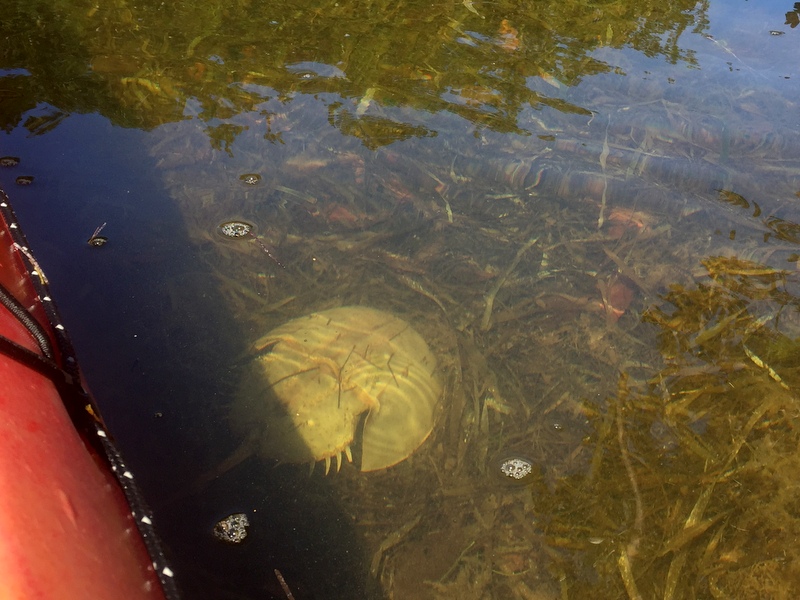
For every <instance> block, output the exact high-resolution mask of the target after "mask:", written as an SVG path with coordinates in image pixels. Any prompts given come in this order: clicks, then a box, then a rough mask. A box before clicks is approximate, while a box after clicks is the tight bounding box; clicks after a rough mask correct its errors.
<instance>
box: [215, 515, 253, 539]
mask: <svg viewBox="0 0 800 600" xmlns="http://www.w3.org/2000/svg"><path fill="white" fill-rule="evenodd" d="M249 526H250V521H249V520H248V518H247V515H246V514H244V513H234V514H232V515H228V516H227V517H225V518H224V519H222V520H221V521H219V522H218V523H217V524H216V525H214V537H215V538H217V539H218V540H220V541H223V542H225V543H227V544H241V543H242V542H243V541H244V539H245V538H246V537H247V527H249Z"/></svg>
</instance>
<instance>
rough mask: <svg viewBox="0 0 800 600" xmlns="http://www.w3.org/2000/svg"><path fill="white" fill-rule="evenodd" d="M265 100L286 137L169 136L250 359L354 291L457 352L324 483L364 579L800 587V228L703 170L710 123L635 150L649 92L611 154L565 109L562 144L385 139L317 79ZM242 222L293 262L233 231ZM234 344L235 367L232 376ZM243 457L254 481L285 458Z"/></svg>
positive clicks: (534, 585)
mask: <svg viewBox="0 0 800 600" xmlns="http://www.w3.org/2000/svg"><path fill="white" fill-rule="evenodd" d="M659 106H660V105H658V104H656V105H650V106H648V107H647V108H646V109H644V108H642V109H641V110H642V111H644V112H647V113H648V114H651V112H652V111H654V110H655V111H656V112H657V111H658V109H659ZM269 108H270V110H275V111H277V110H281V111H282V114H283V127H284V128H285V131H287V132H289V131H293V130H294V131H295V132H296V133H295V134H294V135H295V136H296V137H297V139H296V140H295V142H294V143H291V142H288V141H287V143H285V144H279V145H278V144H276V145H272V146H269V147H268V148H266V149H265V147H264V142H263V139H261V137H260V134H253V135H251V134H249V133H248V131H247V130H245V131H244V132H243V133H242V134H241V136H240V137H239V138H237V140H236V142H235V144H234V145H233V146H232V150H231V151H232V153H233V154H234V156H235V158H234V157H231V156H228V155H227V154H224V155H223V153H218V154H217V155H213V156H212V157H211V158H208V156H207V150H203V146H202V144H203V136H204V133H203V130H202V128H201V127H196V129H195V130H191V127H190V126H187V127H186V129H180V130H177V129H176V133H175V134H172V137H171V138H170V137H169V136H166V137H165V139H164V141H163V142H162V144H160V146H159V147H158V149H157V151H158V153H159V155H165V156H171V157H172V160H173V162H172V163H171V164H169V165H168V166H166V165H165V167H164V168H165V171H164V177H165V181H166V182H167V185H168V186H169V188H170V190H171V192H172V194H173V196H174V197H175V198H176V201H177V202H178V203H179V205H180V206H181V208H182V211H183V213H184V215H185V219H186V225H187V229H188V230H189V232H190V235H191V236H192V237H193V239H194V240H196V242H197V246H198V256H199V257H200V258H201V260H202V261H203V262H204V263H205V264H206V265H207V266H208V268H209V270H210V272H211V273H212V274H213V285H214V286H216V287H218V288H219V290H220V292H221V295H222V296H223V297H224V298H225V306H224V307H220V310H225V311H228V312H231V313H233V314H234V315H235V317H236V322H237V323H238V324H239V325H240V331H241V334H240V335H241V338H242V340H241V348H242V352H243V355H244V353H245V350H246V348H247V346H248V345H249V343H250V342H252V341H253V340H254V339H257V338H259V337H261V336H262V335H263V334H264V333H266V332H267V331H269V330H270V329H272V328H273V327H275V326H277V325H279V324H281V323H284V322H285V321H287V320H289V319H291V318H294V317H297V316H300V315H303V314H307V313H311V312H315V311H319V310H324V309H326V308H330V307H333V306H340V305H346V304H361V305H367V306H372V307H375V308H380V309H384V310H389V311H391V312H393V313H395V314H397V315H398V316H400V317H402V318H404V319H406V320H407V321H409V322H410V323H411V324H412V325H413V326H414V327H415V328H416V329H418V330H419V331H421V332H423V333H424V335H425V337H426V339H427V341H428V343H429V344H430V345H431V347H432V348H433V349H434V351H435V353H436V354H437V356H438V357H440V367H441V370H442V374H443V378H444V380H445V393H444V396H443V400H442V405H441V414H440V416H439V419H438V422H437V425H436V428H435V430H434V433H433V434H432V436H431V439H430V440H429V441H428V442H426V444H424V445H423V446H422V448H420V449H419V450H418V451H417V452H416V453H415V454H414V455H412V456H411V457H410V458H409V459H408V460H406V461H404V462H403V463H401V464H400V465H397V466H396V467H393V468H392V469H389V470H386V471H384V472H378V473H373V474H369V475H365V474H361V473H358V472H356V470H355V469H349V468H347V467H345V468H343V470H342V473H340V474H339V475H337V476H336V478H335V479H333V478H332V479H330V480H329V482H330V485H331V487H333V488H334V496H335V499H336V502H337V503H338V504H339V506H340V508H341V510H342V511H343V512H344V513H345V514H347V515H348V517H349V518H351V519H352V523H353V528H354V529H355V531H356V532H357V534H358V536H359V539H361V540H362V541H363V544H364V546H365V549H366V550H365V554H366V555H368V556H369V558H368V560H366V561H365V565H364V569H363V572H364V574H365V575H364V577H365V578H366V579H367V580H369V581H370V582H371V583H372V585H373V586H374V596H373V597H375V598H384V597H386V598H402V599H404V600H415V599H422V598H425V599H429V598H432V599H444V598H459V599H463V600H469V599H472V598H474V599H480V600H482V599H484V598H489V597H496V598H512V599H518V598H519V599H522V600H528V599H530V598H561V599H569V598H587V597H591V598H609V599H610V598H631V599H634V598H664V599H670V600H678V599H681V598H695V597H711V598H726V597H737V598H764V597H770V598H782V597H786V598H788V597H794V596H795V595H796V594H797V591H798V589H800V577H798V576H799V575H800V573H798V572H797V571H798V567H797V566H796V565H797V564H800V561H798V558H800V557H796V556H795V554H796V552H797V551H796V546H795V544H794V540H795V537H796V535H797V534H798V533H800V520H799V519H800V503H798V502H797V501H796V500H795V499H794V496H795V494H794V490H795V488H796V485H797V484H796V481H797V473H798V472H800V471H798V467H800V465H798V464H797V462H798V461H800V458H797V457H798V456H800V453H798V450H800V448H798V443H800V439H799V438H798V432H797V420H798V411H797V409H796V394H795V392H794V390H796V389H797V385H798V383H800V381H798V378H800V371H798V366H800V365H798V359H797V356H798V353H797V344H798V342H797V340H798V339H800V318H799V317H798V311H797V307H798V301H799V298H798V295H797V289H798V288H797V282H798V276H797V273H796V271H795V270H793V263H792V262H791V261H792V257H793V256H796V244H795V243H794V242H792V241H791V240H787V239H786V238H785V236H784V238H779V237H778V236H774V237H771V236H772V235H773V234H772V233H771V232H773V229H771V226H770V223H773V221H770V220H769V219H767V220H765V219H763V218H762V217H761V214H762V213H761V212H758V214H755V213H752V214H750V204H749V203H748V201H747V200H745V199H744V198H743V197H742V200H737V201H736V202H733V201H732V200H731V198H732V196H731V194H730V193H722V192H719V191H718V190H713V191H711V192H708V191H702V192H698V191H697V190H698V189H704V188H707V187H708V185H709V182H708V181H700V182H698V181H696V180H691V181H688V182H687V183H686V184H685V185H684V183H683V182H684V180H685V179H686V174H687V173H689V174H692V173H697V172H700V171H696V170H692V169H691V168H689V167H694V166H696V162H698V161H695V162H693V161H691V160H689V159H688V158H686V157H690V156H692V153H693V151H694V150H695V149H696V146H695V145H694V144H693V143H692V142H691V140H688V139H685V140H683V141H681V140H679V139H675V138H671V139H670V142H669V145H668V147H666V149H663V150H664V151H665V152H666V151H667V150H668V151H669V152H672V153H673V155H667V156H661V157H660V159H659V161H658V162H657V163H655V162H651V163H647V162H646V161H645V162H642V163H641V164H639V167H637V170H633V166H632V164H631V162H630V161H628V162H625V161H624V160H622V159H623V158H625V156H624V153H623V152H622V151H621V148H622V146H623V145H624V144H625V143H626V139H627V138H632V137H636V135H638V131H637V130H636V129H635V123H636V122H637V121H636V118H635V117H636V116H637V115H636V114H635V113H636V110H635V109H632V110H631V112H630V113H629V117H630V119H631V123H633V125H630V126H629V127H625V126H623V125H620V124H619V123H617V121H616V120H617V119H618V118H620V117H619V115H621V114H622V113H615V115H614V116H613V118H611V119H610V121H606V122H604V123H603V124H602V127H600V128H599V129H597V130H591V129H590V132H593V135H594V138H596V139H595V140H594V142H595V143H594V146H592V144H591V143H589V142H588V141H587V142H586V143H583V142H580V141H576V142H575V143H574V144H572V143H567V144H564V143H563V140H565V139H566V140H569V139H570V138H574V139H576V140H581V139H582V138H581V136H583V135H584V131H583V130H577V129H575V128H574V127H572V126H570V125H569V122H568V120H565V121H563V122H559V123H552V124H550V127H551V128H552V129H554V128H556V127H557V126H558V127H563V129H564V134H563V135H561V136H560V139H561V140H562V143H561V145H559V146H554V147H553V149H552V152H551V151H550V150H547V151H545V150H543V149H542V143H543V141H542V140H543V138H537V139H530V140H529V141H525V140H522V139H520V138H515V139H514V141H513V143H512V144H510V145H508V146H507V145H506V142H507V140H506V139H505V138H502V137H497V138H493V137H491V136H487V137H484V138H482V139H481V140H480V143H478V144H471V143H470V142H469V139H470V138H472V133H471V132H452V131H451V132H449V133H448V136H449V137H451V138H452V139H450V140H446V141H441V140H437V139H435V138H425V139H418V140H415V141H413V142H412V141H409V142H407V143H406V144H405V145H402V146H398V147H391V148H383V149H380V150H372V149H370V148H369V147H365V146H362V145H361V143H360V142H359V141H358V138H341V137H339V134H338V133H337V132H335V131H334V130H332V129H325V128H318V127H317V126H316V125H313V124H314V123H317V121H316V120H315V118H314V116H313V115H314V114H315V113H314V111H315V104H314V101H313V100H310V99H309V98H307V97H305V96H302V95H298V96H297V97H296V98H295V99H293V100H292V101H290V102H289V101H287V102H286V103H284V104H281V105H280V106H278V103H273V104H272V105H271V106H270V107H269ZM675 110H676V108H675V106H670V107H669V111H670V114H671V115H672V116H674V115H675ZM306 112H308V113H309V114H311V115H312V117H307V115H306V114H305V113H306ZM259 114H260V113H259ZM317 116H319V115H317ZM551 116H552V115H551ZM258 118H259V117H257V116H253V119H255V120H257V119H258ZM553 118H554V119H558V118H559V116H555V117H553ZM686 118H688V117H686ZM565 119H566V118H565ZM306 121H308V122H310V123H312V125H313V126H309V128H308V131H307V132H306V133H305V134H303V135H301V134H300V133H297V132H298V131H306V130H305V129H303V123H305V122H306ZM570 127H572V128H570ZM587 127H588V125H587ZM687 129H690V128H689V127H688V126H687ZM186 130H189V133H186ZM253 130H254V131H255V128H253ZM615 132H617V133H615ZM248 136H250V137H248ZM590 137H591V136H590ZM194 138H196V140H197V143H196V144H195V143H194V141H193V140H194ZM287 139H288V138H287ZM453 140H455V142H454V141H453ZM656 141H657V140H650V143H655V142H656ZM456 142H458V143H456ZM601 142H602V143H601ZM628 143H629V142H628ZM454 146H458V147H460V148H467V149H466V150H463V149H462V150H459V151H454V150H453V149H452V148H453V147H454ZM593 147H594V148H595V149H596V150H597V152H596V153H595V154H594V155H590V156H588V157H587V156H586V153H587V152H588V150H587V149H591V148H593ZM171 148H174V149H175V150H174V151H171ZM192 149H195V150H192ZM612 149H613V152H612ZM191 152H195V154H191ZM636 152H638V151H636V150H632V151H629V152H628V154H636ZM671 156H674V160H671V159H670V157H671ZM176 157H180V158H176ZM555 158H558V159H559V160H560V162H558V164H557V165H555V166H554V163H553V161H554V159H555ZM628 158H629V159H631V161H634V160H638V159H637V158H635V157H634V158H631V156H628ZM639 158H641V157H639ZM175 161H177V162H175ZM181 161H182V162H181ZM196 162H199V163H202V164H203V165H204V167H203V169H202V170H198V169H196V168H193V166H192V165H194V163H196ZM699 162H702V161H699ZM265 165H267V166H265ZM548 165H549V166H548ZM648 165H650V166H649V167H648ZM654 165H655V166H654ZM656 167H657V168H656ZM754 168H755V167H754ZM756 170H757V169H756ZM767 170H768V169H767ZM242 173H260V174H261V175H262V181H261V183H260V184H259V185H258V186H255V187H248V186H244V185H242V184H241V182H240V181H239V175H240V174H242ZM765 173H766V171H765ZM770 173H772V174H771V175H765V177H768V176H769V177H773V175H774V173H773V172H772V171H770ZM770 181H776V180H775V179H770ZM784 183H785V182H784ZM775 189H776V190H781V191H785V186H784V187H780V188H779V187H775ZM603 199H605V202H603ZM762 204H763V206H762V207H761V208H759V211H762V210H763V211H765V212H766V211H769V210H772V209H774V210H780V211H782V212H781V215H782V216H781V219H782V221H783V222H785V223H791V222H792V220H795V221H796V220H797V217H798V215H794V214H792V210H790V209H786V208H784V207H783V206H787V205H781V206H779V207H778V208H775V207H770V206H768V202H762ZM778 204H779V203H777V201H776V206H777V205H778ZM744 210H746V211H747V213H745V212H742V211H744ZM601 215H602V219H600V216H601ZM234 218H237V219H245V220H248V221H249V222H251V223H253V224H255V225H256V227H257V232H256V235H258V236H259V239H260V240H261V241H262V242H263V246H265V247H268V248H270V252H272V251H273V250H274V256H275V257H276V258H277V260H278V261H279V262H280V265H278V264H277V263H276V262H275V260H273V258H272V257H271V256H270V255H268V254H267V253H265V252H264V251H263V248H262V244H256V243H253V241H252V240H239V241H227V240H223V239H221V237H220V236H218V234H217V233H216V227H217V225H219V223H221V222H223V221H226V220H229V219H234ZM598 223H600V224H598ZM734 230H735V235H734V233H733V232H734ZM781 230H782V231H785V230H787V227H782V229H781ZM721 232H726V234H725V235H722V234H721ZM728 232H732V233H730V234H728ZM794 260H796V258H795V259H794ZM787 265H789V266H790V267H792V268H791V269H790V268H787ZM197 293H198V294H200V293H202V289H200V288H198V290H197ZM176 317H177V318H180V315H176ZM236 360H237V361H242V360H246V357H245V358H243V356H239V357H236ZM232 362H234V365H233V367H231V365H220V370H221V373H220V377H229V378H230V377H231V374H233V375H234V377H233V380H234V381H233V384H232V385H231V388H232V389H235V372H236V371H235V361H232ZM224 410H225V407H220V411H221V412H223V413H224ZM236 445H238V444H237V443H236V441H232V442H231V446H236ZM207 452H209V453H213V452H214V450H213V449H212V450H207ZM220 453H221V451H220ZM508 457H523V458H525V459H526V460H529V461H530V462H531V463H532V464H533V467H534V468H533V474H532V475H531V476H529V477H528V478H527V479H526V480H524V481H523V482H522V485H514V482H511V481H508V478H506V477H504V476H503V475H502V474H501V473H500V470H499V464H500V462H499V461H501V460H502V459H504V458H508ZM216 458H221V457H220V456H217V457H216ZM243 468H244V467H243ZM247 468H249V469H250V471H249V473H250V477H251V479H252V480H253V481H258V480H259V479H260V478H261V477H262V476H261V474H262V473H263V472H264V469H266V468H269V467H267V466H265V465H264V464H262V463H257V462H254V463H252V464H250V465H249V467H247ZM283 468H287V467H283ZM306 468H307V467H305V466H302V467H301V469H303V470H305V469H306ZM263 509H264V510H268V509H269V507H267V506H265V507H263ZM298 518H300V517H298V516H297V515H293V514H284V515H280V519H282V520H284V521H288V522H291V521H292V519H298ZM326 542H327V543H328V544H329V545H330V547H331V552H334V553H336V552H340V553H345V552H350V551H351V549H350V548H339V547H337V545H336V544H337V542H336V540H326ZM297 546H298V547H302V544H301V543H300V542H298V544H297ZM252 560H253V564H257V562H258V560H259V558H257V557H252ZM297 560H298V561H299V562H298V564H303V563H302V560H303V559H302V556H300V557H299V558H298V559H297ZM298 568H300V567H298ZM303 568H306V567H303ZM256 571H257V569H256ZM305 576H306V577H307V579H308V581H313V580H314V578H315V577H318V573H317V571H315V570H314V568H313V565H312V564H310V563H309V565H308V566H307V571H306V572H305Z"/></svg>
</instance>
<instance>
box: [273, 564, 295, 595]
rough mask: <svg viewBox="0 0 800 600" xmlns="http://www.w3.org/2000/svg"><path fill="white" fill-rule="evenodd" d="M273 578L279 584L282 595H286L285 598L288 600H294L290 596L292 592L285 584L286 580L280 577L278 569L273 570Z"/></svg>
mask: <svg viewBox="0 0 800 600" xmlns="http://www.w3.org/2000/svg"><path fill="white" fill-rule="evenodd" d="M275 577H277V578H278V583H280V584H281V588H283V593H284V594H286V597H287V598H288V599H289V600H294V596H293V595H292V590H290V589H289V584H288V583H286V580H285V579H284V578H283V575H281V572H280V571H278V569H275Z"/></svg>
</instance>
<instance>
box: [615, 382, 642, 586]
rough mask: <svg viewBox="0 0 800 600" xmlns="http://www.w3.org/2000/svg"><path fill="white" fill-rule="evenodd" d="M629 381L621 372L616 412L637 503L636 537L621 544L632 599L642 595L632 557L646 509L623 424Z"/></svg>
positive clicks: (624, 461)
mask: <svg viewBox="0 0 800 600" xmlns="http://www.w3.org/2000/svg"><path fill="white" fill-rule="evenodd" d="M627 382H628V378H627V376H626V375H625V374H624V373H623V374H621V375H620V379H619V392H618V394H617V396H618V398H619V404H617V414H616V421H617V441H618V442H619V451H620V458H621V459H622V464H623V465H624V466H625V472H626V473H627V474H628V479H629V480H630V483H631V489H632V490H633V497H634V502H635V503H636V517H635V520H634V527H633V529H634V532H635V535H634V537H633V538H631V540H630V541H629V542H628V543H627V545H624V546H623V545H620V555H619V569H620V575H621V576H622V580H623V583H624V584H625V589H626V590H627V592H628V596H629V597H630V598H631V600H634V599H636V600H638V599H640V598H641V595H640V594H639V591H638V589H637V587H636V581H635V580H634V578H633V568H632V566H631V557H632V556H636V553H637V551H638V548H639V542H640V541H641V539H642V532H643V530H644V510H643V508H642V494H641V492H640V491H639V484H638V482H637V481H636V473H635V472H634V470H633V464H631V459H630V456H628V451H627V450H626V448H625V428H624V427H623V424H622V404H623V402H624V401H625V399H626V398H627V397H628V385H627Z"/></svg>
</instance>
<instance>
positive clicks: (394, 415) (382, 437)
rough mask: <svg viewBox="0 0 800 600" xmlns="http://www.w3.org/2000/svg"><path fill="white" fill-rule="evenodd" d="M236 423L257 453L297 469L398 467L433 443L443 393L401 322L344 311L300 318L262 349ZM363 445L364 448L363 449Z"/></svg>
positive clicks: (417, 340)
mask: <svg viewBox="0 0 800 600" xmlns="http://www.w3.org/2000/svg"><path fill="white" fill-rule="evenodd" d="M255 349H256V350H257V351H258V352H259V354H258V356H257V357H256V358H255V359H254V360H253V362H252V363H251V365H250V369H249V371H248V373H247V374H246V375H245V376H244V377H243V379H242V384H241V387H240V389H239V393H238V397H237V400H236V403H235V405H234V411H233V415H232V419H233V421H234V425H236V426H238V428H239V429H242V430H244V431H247V432H249V434H250V435H253V436H255V438H256V440H257V442H258V446H259V451H260V453H261V454H263V455H264V456H267V457H271V458H275V459H278V460H279V461H281V462H290V463H304V462H310V463H312V464H313V463H315V462H316V461H320V460H324V461H325V472H326V473H327V472H328V469H329V468H330V463H331V459H334V460H335V461H336V468H337V470H338V468H339V467H340V466H341V461H342V458H341V457H342V455H344V456H346V457H347V459H348V460H350V461H352V453H351V449H350V448H351V446H354V447H355V448H356V449H360V454H361V461H360V465H359V466H360V469H361V470H362V471H375V470H378V469H384V468H387V467H390V466H392V465H394V464H397V463H399V462H400V461H402V460H404V459H406V458H407V457H408V456H410V455H411V454H412V453H413V452H414V451H415V450H416V449H417V448H418V447H419V446H420V445H421V444H422V443H423V442H424V441H425V439H426V438H427V437H428V435H430V433H431V430H432V429H433V422H434V412H435V410H436V406H437V404H438V402H439V398H440V396H441V394H442V384H441V382H440V379H439V373H438V371H437V368H436V358H435V357H434V355H433V354H432V353H431V351H430V349H429V348H428V345H427V344H426V343H425V340H423V339H422V337H421V336H420V335H419V334H418V333H417V332H416V331H414V329H412V328H411V325H409V324H408V323H406V322H405V321H403V320H402V319H399V318H398V317H396V316H394V315H392V314H390V313H387V312H383V311H380V310H375V309H372V308H365V307H363V306H345V307H341V308H334V309H331V310H325V311H321V312H316V313H312V314H310V315H307V316H304V317H300V318H297V319H294V320H292V321H289V322H288V323H285V324H283V325H281V326H280V327H278V328H276V329H274V330H272V331H271V332H269V333H268V334H267V335H265V336H264V337H262V338H261V339H260V340H258V341H257V342H256V344H255ZM356 444H357V445H356Z"/></svg>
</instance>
